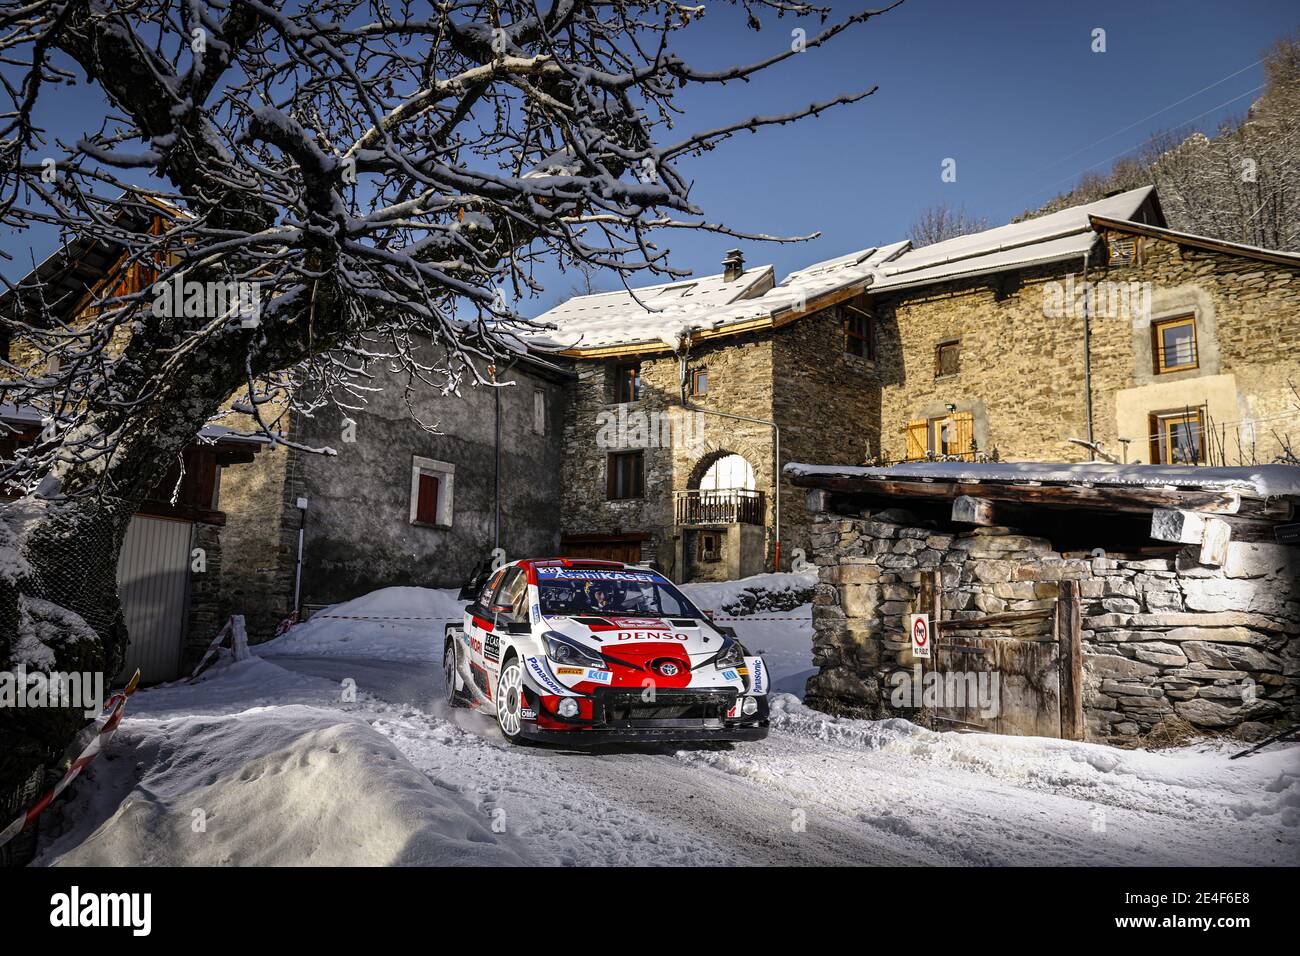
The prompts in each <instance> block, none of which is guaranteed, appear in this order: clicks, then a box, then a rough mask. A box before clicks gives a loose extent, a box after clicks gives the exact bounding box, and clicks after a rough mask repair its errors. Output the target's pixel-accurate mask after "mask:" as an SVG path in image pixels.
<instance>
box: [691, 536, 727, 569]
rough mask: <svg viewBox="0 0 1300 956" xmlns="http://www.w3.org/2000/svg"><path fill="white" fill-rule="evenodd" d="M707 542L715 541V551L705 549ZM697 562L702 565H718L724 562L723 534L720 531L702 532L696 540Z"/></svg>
mask: <svg viewBox="0 0 1300 956" xmlns="http://www.w3.org/2000/svg"><path fill="white" fill-rule="evenodd" d="M706 540H712V541H713V549H712V550H711V551H710V550H708V549H706V548H705V546H704V542H705V541H706ZM695 543H696V551H695V556H696V560H697V561H698V562H699V563H700V564H717V563H718V562H720V561H721V560H722V533H721V532H719V531H701V532H700V533H699V537H698V538H696V542H695Z"/></svg>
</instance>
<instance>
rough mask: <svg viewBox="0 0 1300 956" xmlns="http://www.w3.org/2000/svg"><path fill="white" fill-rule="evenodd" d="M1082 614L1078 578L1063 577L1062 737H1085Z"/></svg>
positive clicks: (1059, 607)
mask: <svg viewBox="0 0 1300 956" xmlns="http://www.w3.org/2000/svg"><path fill="white" fill-rule="evenodd" d="M1082 631H1083V614H1082V607H1081V604H1080V601H1079V582H1078V581H1062V582H1061V596H1060V597H1059V598H1058V599H1057V601H1056V640H1057V642H1058V644H1059V646H1060V655H1059V657H1058V658H1057V667H1058V669H1059V671H1060V675H1061V738H1062V739H1063V740H1082V739H1083V634H1082Z"/></svg>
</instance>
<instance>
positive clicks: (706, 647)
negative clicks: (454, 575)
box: [443, 558, 768, 746]
mask: <svg viewBox="0 0 1300 956" xmlns="http://www.w3.org/2000/svg"><path fill="white" fill-rule="evenodd" d="M461 597H462V599H464V600H468V601H469V602H470V604H469V606H468V607H467V608H466V609H465V617H464V621H463V623H462V624H460V625H455V624H451V625H448V627H447V632H446V639H445V642H444V646H443V676H444V678H445V679H446V685H447V689H446V694H447V698H448V700H449V702H450V703H451V704H452V706H472V707H477V708H479V709H480V710H485V711H489V712H491V713H494V714H495V715H496V719H497V723H498V724H499V725H500V727H501V732H502V733H503V734H504V735H505V736H506V739H507V740H510V741H512V742H518V741H520V740H541V741H548V742H556V743H564V744H569V745H571V746H592V745H597V744H607V743H612V742H617V741H626V740H641V741H645V740H666V741H678V740H761V739H763V738H764V737H766V736H767V730H768V705H767V689H768V672H767V667H766V665H765V664H764V662H763V659H762V658H761V657H756V656H751V655H750V654H749V653H748V652H747V651H746V650H745V648H744V646H743V645H742V644H741V643H740V641H738V640H737V639H736V637H735V635H734V633H728V632H729V631H730V628H725V627H718V626H715V625H714V624H713V622H712V621H711V620H710V619H709V618H708V617H707V616H706V615H705V614H704V613H703V612H701V611H700V610H699V609H698V608H696V607H695V605H694V604H692V603H691V602H690V601H689V600H688V599H687V598H686V597H685V596H684V595H683V594H682V593H681V592H680V591H679V590H677V588H675V587H674V586H673V584H672V583H671V582H670V581H669V580H668V579H667V578H665V577H664V576H663V575H661V574H659V573H657V572H655V571H651V570H648V569H646V568H641V567H636V566H633V565H624V564H620V563H618V562H616V561H589V560H579V559H568V558H553V559H547V560H525V561H515V562H513V563H511V564H507V565H504V566H503V567H501V568H498V569H497V570H495V571H492V572H488V573H486V574H483V575H480V576H478V577H477V579H476V580H473V581H471V582H470V583H469V584H467V585H466V587H465V589H464V590H463V591H462V592H461Z"/></svg>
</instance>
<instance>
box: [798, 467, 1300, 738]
mask: <svg viewBox="0 0 1300 956" xmlns="http://www.w3.org/2000/svg"><path fill="white" fill-rule="evenodd" d="M786 473H787V475H788V476H789V477H790V478H791V480H792V481H793V483H794V484H795V485H798V486H801V487H803V488H805V489H807V498H808V501H807V505H808V511H809V513H810V514H811V515H812V516H813V525H812V536H811V537H812V546H813V555H814V560H815V562H816V564H817V565H818V569H819V584H818V586H817V592H816V596H815V599H814V607H813V631H814V636H813V645H814V658H815V662H816V664H817V665H818V667H819V671H818V673H817V674H816V675H814V676H813V677H812V678H811V679H810V680H809V682H808V688H807V701H808V703H809V704H810V705H811V706H814V707H818V708H820V709H823V710H826V711H830V712H833V713H846V714H852V715H856V716H869V717H873V718H880V717H888V716H905V717H908V718H909V719H912V720H916V721H918V722H920V723H924V724H927V725H929V726H933V727H936V728H955V729H962V728H967V729H981V730H989V731H994V732H1000V733H1012V734H1037V735H1044V736H1059V737H1066V738H1072V739H1087V740H1096V741H1107V742H1112V743H1124V742H1133V741H1136V740H1138V739H1139V738H1142V737H1145V736H1147V735H1149V734H1151V732H1152V731H1156V730H1157V729H1158V730H1159V732H1162V733H1163V732H1172V731H1180V730H1181V731H1185V730H1186V729H1187V725H1191V728H1192V729H1194V730H1199V731H1227V732H1231V733H1233V734H1235V735H1237V736H1240V737H1243V738H1246V739H1256V738H1260V737H1263V736H1266V735H1267V734H1269V733H1274V732H1277V731H1279V730H1282V729H1284V728H1286V727H1288V726H1290V725H1292V724H1294V723H1295V722H1296V719H1297V717H1298V716H1300V701H1298V700H1297V693H1296V692H1297V685H1300V546H1298V545H1300V524H1296V523H1295V522H1296V518H1297V515H1296V512H1297V503H1300V468H1297V467H1294V466H1289V465H1270V466H1264V467H1257V468H1188V467H1176V466H1150V465H1131V466H1120V465H1109V464H1100V463H1098V464H1082V465H1052V464H1034V463H1021V464H989V465H978V464H968V463H949V462H926V463H916V464H908V465H896V466H893V467H889V468H870V467H861V468H846V467H842V466H813V465H801V464H791V465H788V466H787V467H786ZM914 613H915V614H920V613H926V614H929V615H930V617H931V620H932V623H933V625H934V627H933V646H932V656H931V657H930V659H928V660H918V659H917V658H915V657H914V655H913V651H912V642H911V639H910V636H909V634H908V632H907V630H906V625H907V622H908V620H909V618H908V615H910V614H914Z"/></svg>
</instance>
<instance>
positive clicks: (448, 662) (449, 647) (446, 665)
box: [442, 636, 468, 707]
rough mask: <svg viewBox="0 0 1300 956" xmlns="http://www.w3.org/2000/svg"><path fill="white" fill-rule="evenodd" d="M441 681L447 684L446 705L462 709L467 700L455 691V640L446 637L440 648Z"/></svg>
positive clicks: (459, 692)
mask: <svg viewBox="0 0 1300 956" xmlns="http://www.w3.org/2000/svg"><path fill="white" fill-rule="evenodd" d="M442 679H443V681H445V682H446V684H447V690H446V692H445V693H446V695H447V703H448V704H450V705H451V706H452V707H464V706H466V705H467V704H468V698H467V697H466V696H465V694H463V693H462V692H461V691H458V690H457V689H456V638H454V637H450V636H449V637H448V638H447V640H446V642H445V643H444V644H443V646H442Z"/></svg>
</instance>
